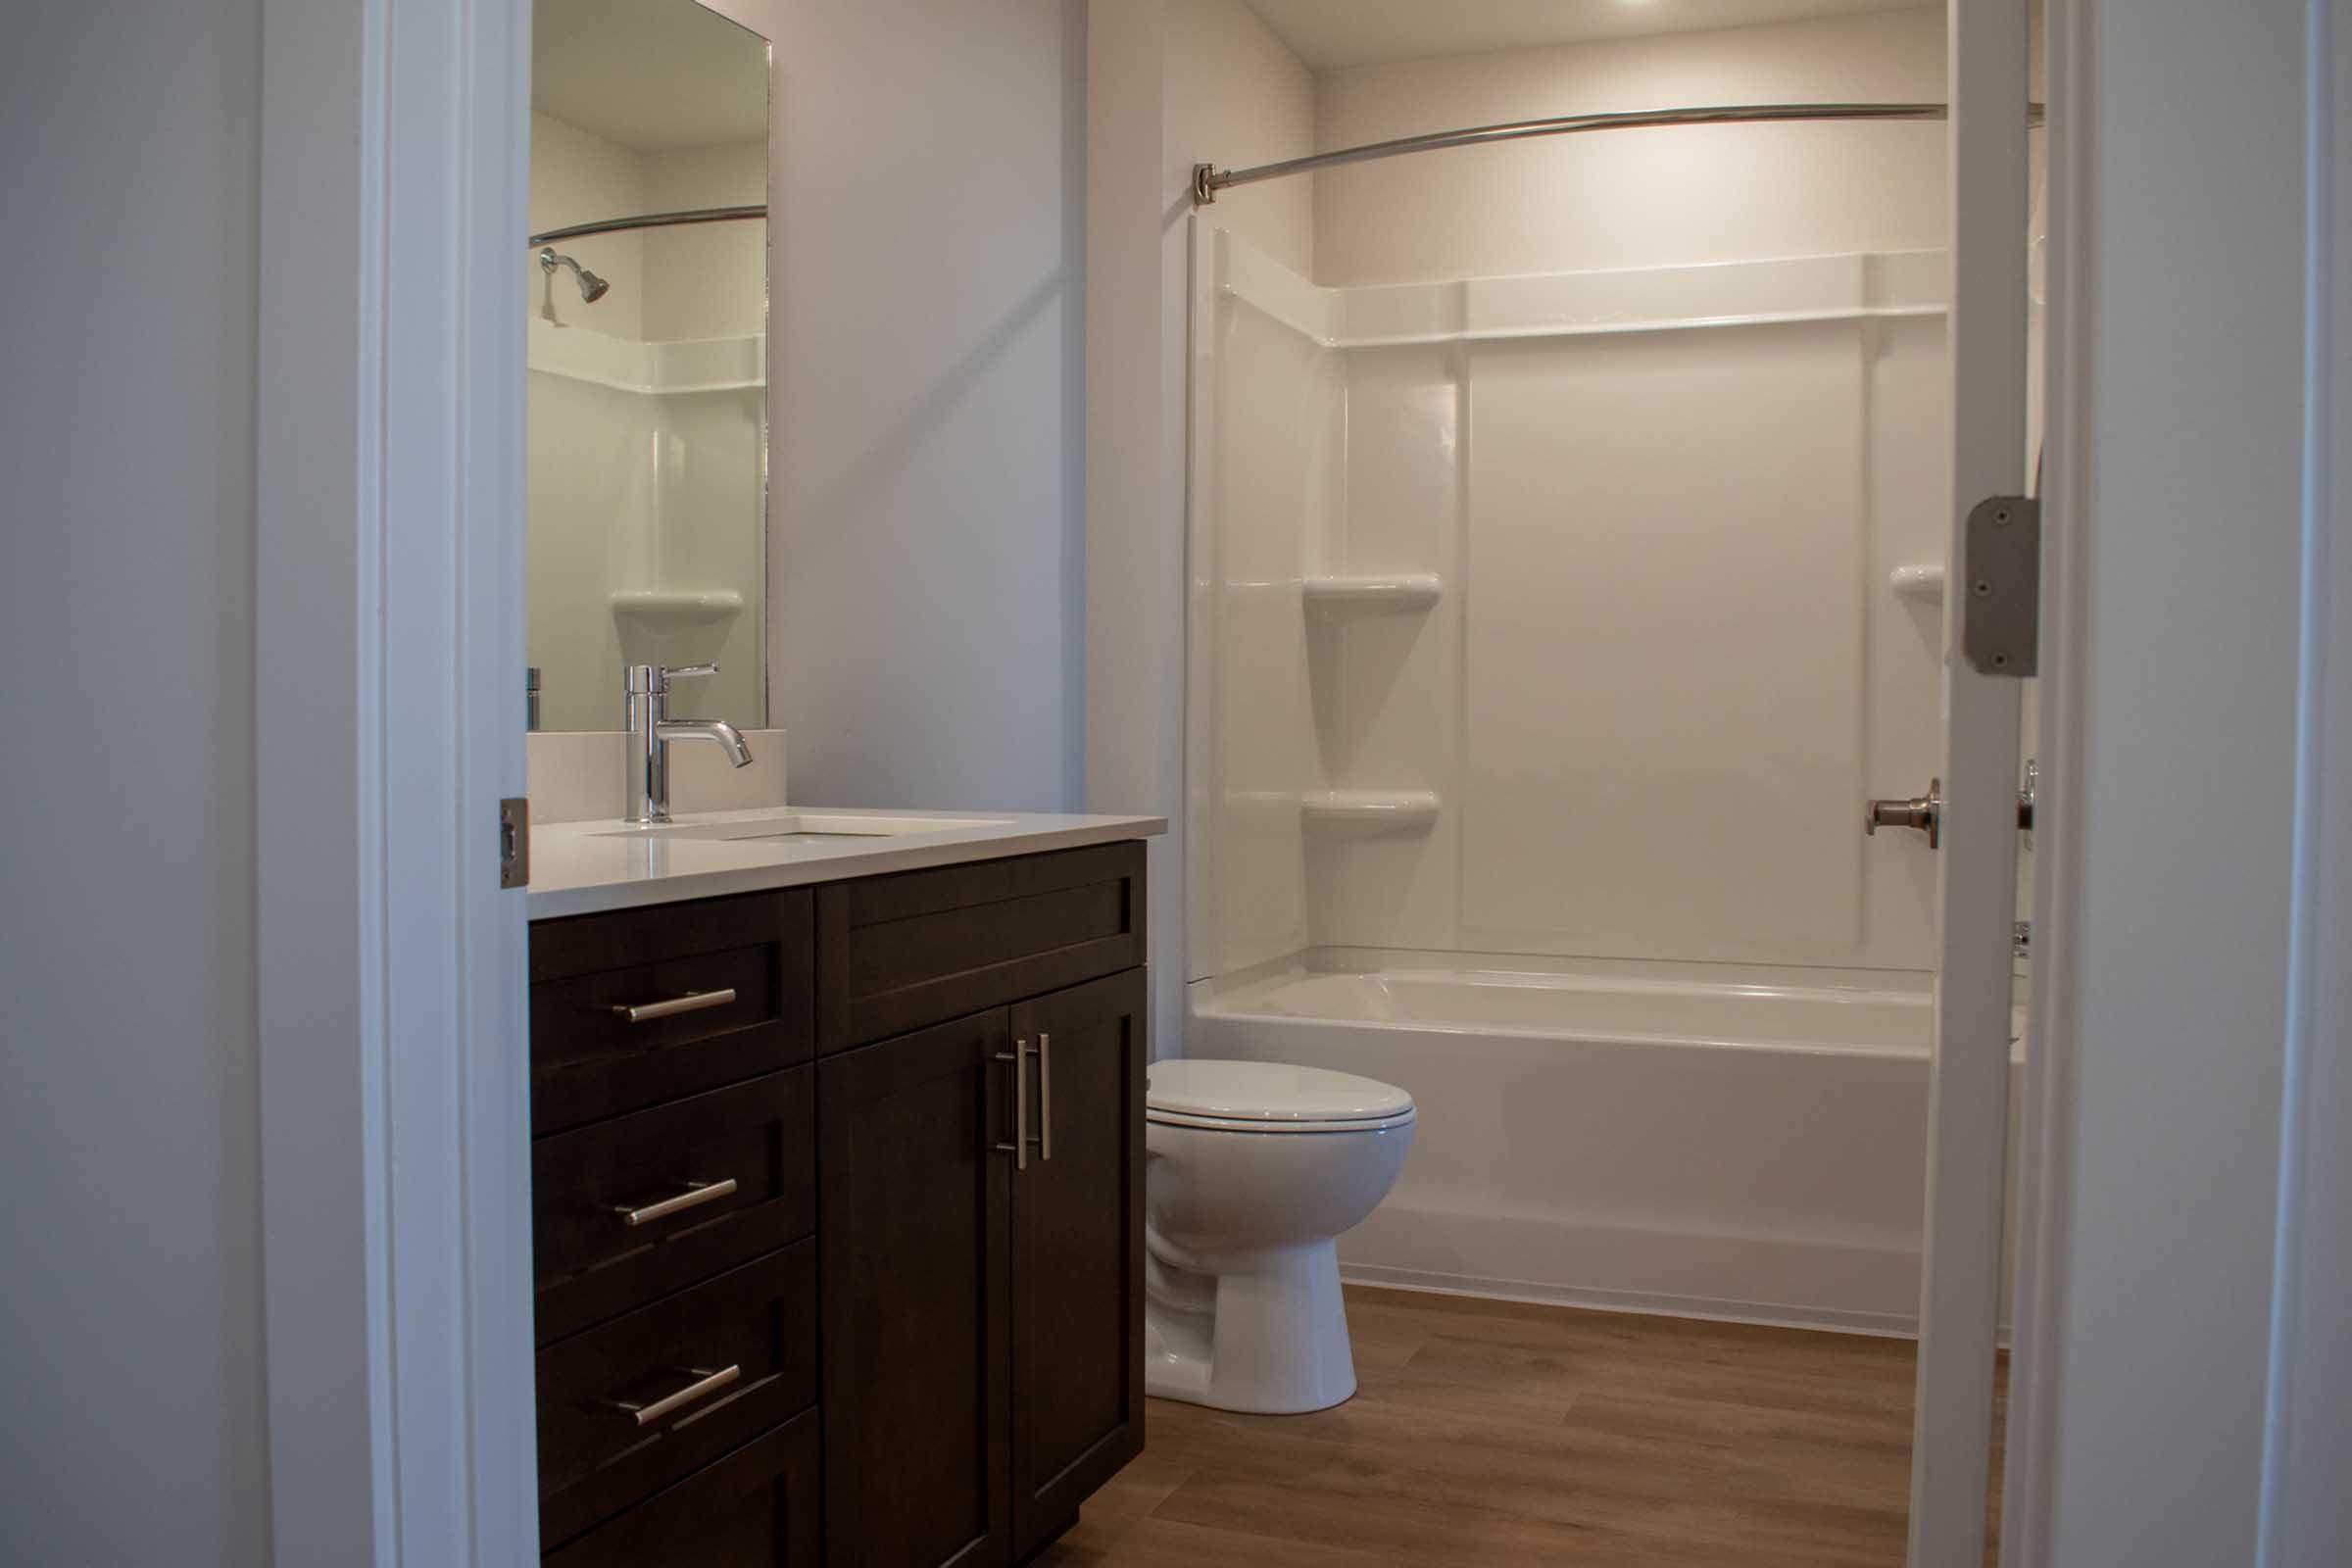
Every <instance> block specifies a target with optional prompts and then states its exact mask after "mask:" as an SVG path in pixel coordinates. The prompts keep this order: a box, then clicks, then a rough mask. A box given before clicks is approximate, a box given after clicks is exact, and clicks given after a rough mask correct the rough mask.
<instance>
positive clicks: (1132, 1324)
mask: <svg viewBox="0 0 2352 1568" xmlns="http://www.w3.org/2000/svg"><path fill="white" fill-rule="evenodd" d="M1148 1005H1149V1004H1148V992H1147V987H1146V985H1145V980H1144V971H1143V970H1141V969H1130V970H1128V971H1126V972H1125V973H1124V974H1115V975H1112V976H1110V977H1109V978H1108V979H1104V980H1097V981H1094V982H1092V983H1091V984H1088V985H1082V986H1073V987H1071V988H1070V989H1069V990H1067V991H1057V992H1054V994H1053V995H1051V996H1046V997H1041V998H1039V999H1037V1000H1036V1001H1034V1002H1024V1003H1022V1004H1020V1005H1018V1006H1016V1007H1014V1008H1013V1009H1012V1034H1013V1038H1014V1039H1015V1040H1016V1041H1019V1042H1021V1043H1022V1045H1023V1047H1024V1048H1025V1053H1026V1054H1030V1059H1029V1062H1028V1065H1027V1067H1026V1071H1027V1072H1028V1073H1029V1074H1030V1075H1031V1076H1030V1080H1029V1084H1030V1093H1031V1097H1032V1098H1031V1099H1030V1102H1029V1109H1030V1123H1031V1127H1032V1129H1033V1131H1034V1134H1035V1138H1034V1142H1033V1143H1032V1146H1031V1148H1030V1151H1029V1158H1028V1160H1027V1162H1026V1168H1025V1169H1023V1170H1021V1171H1020V1172H1019V1173H1018V1174H1016V1175H1015V1176H1014V1177H1013V1179H1012V1236H1013V1241H1012V1278H1013V1302H1012V1321H1013V1362H1012V1364H1013V1385H1012V1390H1013V1392H1012V1446H1013V1478H1012V1479H1013V1495H1012V1523H1013V1555H1014V1556H1015V1557H1016V1558H1019V1557H1024V1556H1026V1555H1027V1554H1028V1553H1029V1552H1030V1551H1032V1550H1033V1549H1035V1548H1036V1547H1037V1546H1038V1545H1039V1544H1041V1543H1043V1542H1044V1541H1046V1540H1047V1539H1048V1538H1049V1537H1051V1536H1053V1535H1054V1533H1055V1532H1056V1531H1058V1530H1060V1529H1062V1528H1063V1527H1064V1526H1066V1525H1067V1524H1069V1523H1070V1521H1071V1520H1073V1519H1075V1518H1076V1517H1077V1516H1078V1505H1079V1504H1080V1503H1081V1502H1083V1501H1085V1500H1086V1498H1087V1497H1088V1496H1089V1495H1092V1494H1093V1492H1094V1491H1095V1489H1096V1488H1097V1487H1100V1486H1101V1485H1102V1484H1103V1482H1105V1481H1107V1480H1109V1479H1110V1478H1111V1476H1113V1475H1114V1474H1116V1473H1117V1472H1118V1469H1119V1467H1120V1466H1121V1465H1124V1464H1125V1463H1126V1462H1127V1461H1128V1460H1130V1459H1132V1458H1134V1457H1135V1456H1136V1455H1137V1454H1138V1453H1141V1452H1142V1451H1143V1447H1144V1348H1143V1334H1144V1246H1143V1240H1144V1062H1145V1040H1144V1028H1145V1024H1144V1020H1145V1015H1146V1009H1147V1006H1148Z"/></svg>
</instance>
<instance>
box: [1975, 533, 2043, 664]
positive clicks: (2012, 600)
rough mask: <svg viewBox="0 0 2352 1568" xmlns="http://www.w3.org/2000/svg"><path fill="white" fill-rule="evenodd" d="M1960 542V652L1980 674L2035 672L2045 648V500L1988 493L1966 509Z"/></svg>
mask: <svg viewBox="0 0 2352 1568" xmlns="http://www.w3.org/2000/svg"><path fill="white" fill-rule="evenodd" d="M1961 546H1962V552H1963V558H1962V561H1961V567H1962V569H1961V571H1960V573H1959V578H1960V580H1959V582H1958V583H1957V584H1956V585H1955V586H1956V587H1957V589H1958V591H1959V592H1960V593H1961V594H1962V595H1963V598H1962V599H1961V602H1960V655H1961V657H1962V658H1963V659H1966V660H1967V661H1968V662H1969V665H1970V667H1972V668H1974V669H1975V670H1976V671H1977V672H1978V673H1979V674H1982V675H2015V676H2019V677H2021V678H2022V677H2024V676H2027V675H2031V674H2034V672H2035V669H2036V668H2037V666H2038V662H2039V659H2040V652H2041V650H2040V626H2041V503H2040V502H2039V501H2037V500H2035V499H2034V497H2032V496H1986V497H1985V499H1984V500H1982V501H1980V502H1978V503H1977V504H1976V505H1975V506H1974V507H1971V508H1970V509H1969V513H1968V523H1967V526H1966V527H1965V528H1963V529H1962V530H1961Z"/></svg>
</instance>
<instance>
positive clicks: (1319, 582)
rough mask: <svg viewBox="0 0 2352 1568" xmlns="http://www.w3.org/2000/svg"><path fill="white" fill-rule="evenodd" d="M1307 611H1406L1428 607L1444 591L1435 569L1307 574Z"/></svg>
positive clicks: (1331, 615)
mask: <svg viewBox="0 0 2352 1568" xmlns="http://www.w3.org/2000/svg"><path fill="white" fill-rule="evenodd" d="M1303 591H1304V593H1305V596H1306V609H1307V613H1309V614H1312V615H1317V616H1320V617H1321V618H1323V619H1325V620H1337V619H1340V618H1341V617H1343V616H1348V615H1396V614H1408V613H1414V612H1417V611H1423V610H1427V609H1429V608H1430V607H1431V606H1432V605H1434V604H1436V603H1437V602H1438V600H1439V598H1440V597H1441V596H1442V595H1443V594H1444V592H1445V584H1444V582H1443V581H1442V580H1441V579H1440V578H1439V576H1438V574H1437V573H1436V572H1434V571H1402V572H1379V573H1362V574H1356V575H1349V576H1314V577H1308V578H1307V579H1306V580H1305V583H1304V584H1303Z"/></svg>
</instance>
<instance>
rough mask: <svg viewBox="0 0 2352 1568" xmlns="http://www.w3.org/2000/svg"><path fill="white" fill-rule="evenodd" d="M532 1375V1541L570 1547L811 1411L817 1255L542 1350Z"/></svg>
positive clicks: (793, 1252)
mask: <svg viewBox="0 0 2352 1568" xmlns="http://www.w3.org/2000/svg"><path fill="white" fill-rule="evenodd" d="M728 1368H733V1369H734V1373H735V1375H734V1376H733V1377H732V1378H729V1379H727V1380H726V1381H725V1382H723V1383H717V1382H713V1381H712V1380H713V1379H714V1378H716V1377H717V1376H718V1375H720V1374H723V1373H724V1372H725V1371H726V1370H727V1369H728ZM538 1372H539V1535H540V1539H541V1540H542V1541H551V1542H560V1541H568V1540H569V1539H570V1538H571V1537H573V1536H575V1535H578V1534H579V1533H580V1532H581V1531H583V1530H585V1529H587V1528H588V1527H589V1526H591V1525H593V1524H595V1523H597V1522H598V1521H599V1520H601V1519H604V1518H607V1517H608V1516H610V1515H612V1514H614V1513H617V1512H619V1511H620V1510H621V1509H622V1508H625V1507H627V1506H628V1505H629V1504H630V1503H633V1502H635V1501H637V1500H638V1499H639V1498H640V1497H643V1496H645V1495H648V1494H650V1493H652V1492H654V1491H656V1490H658V1489H659V1488H662V1487H664V1486H666V1485H668V1484H669V1483H670V1482H673V1481H676V1480H678V1479H679V1478H680V1477H682V1476H685V1475H687V1474H688V1473H689V1472H691V1471H693V1470H695V1469H697V1468H698V1467H700V1466H702V1465H706V1464H709V1463H710V1462H711V1460H713V1459H716V1458H718V1457H719V1456H720V1455H721V1454H724V1453H725V1452H727V1450H729V1449H730V1448H733V1447H736V1446H740V1445H741V1444H743V1443H745V1442H748V1441H749V1440H750V1439H752V1438H754V1437H756V1436H758V1435H759V1434H760V1433H761V1432H763V1431H765V1430H766V1429H767V1428H769V1427H771V1426H774V1425H775V1424H776V1423H778V1422H780V1421H783V1420H785V1419H786V1418H788V1417H790V1416H793V1415H796V1414H798V1413H799V1412H800V1411H802V1410H805V1409H807V1408H808V1407H809V1405H810V1404H812V1403H814V1402H815V1400H816V1245H815V1243H813V1242H800V1243H797V1244H795V1245H794V1246H792V1247H789V1248H786V1249H785V1250H782V1251H780V1252H776V1253H773V1254H771V1255H769V1256H767V1257H764V1258H761V1259H760V1261H759V1262H756V1263H747V1264H745V1265H743V1266H742V1267H740V1268H737V1269H733V1270H731V1271H729V1272H728V1273H725V1274H721V1275H720V1276H718V1278H716V1279H714V1280H711V1281H708V1282H707V1283H705V1284H702V1285H698V1286H695V1287H694V1288H693V1289H691V1290H686V1291H681V1292H679V1293H678V1294H677V1295H675V1296H672V1297H668V1298H666V1299H662V1300H660V1301H656V1302H655V1303H654V1304H653V1305H651V1306H645V1307H640V1308H638V1309H637V1310H636V1311H634V1312H631V1313H629V1314H628V1315H627V1316H625V1317H618V1318H614V1319H613V1321H612V1322H610V1323H607V1324H605V1325H603V1326H602V1327H599V1328H593V1329H590V1330H588V1331H587V1332H585V1333H582V1334H575V1335H573V1336H572V1337H571V1338H570V1339H568V1340H564V1341H563V1342H562V1343H560V1344H557V1345H552V1346H549V1347H548V1348H545V1349H543V1350H541V1351H540V1352H539V1364H538ZM698 1383H711V1388H710V1392H709V1393H707V1394H704V1395H702V1396H700V1397H688V1398H684V1399H678V1396H680V1395H681V1394H686V1393H689V1392H690V1391H691V1390H692V1389H693V1388H694V1387H695V1385H697V1384H698ZM673 1399H675V1400H677V1402H676V1403H674V1404H668V1403H667V1402H668V1401H670V1400H673ZM622 1401H626V1402H628V1403H632V1404H636V1405H638V1406H640V1407H641V1408H639V1409H637V1410H636V1411H631V1410H629V1409H626V1408H623V1405H622ZM665 1404H666V1405H667V1408H664V1405H665ZM649 1411H653V1412H658V1413H656V1414H655V1415H654V1416H653V1418H652V1419H650V1420H648V1419H644V1417H645V1416H646V1414H647V1412H649ZM660 1560H664V1561H668V1560H675V1559H672V1558H662V1559H660Z"/></svg>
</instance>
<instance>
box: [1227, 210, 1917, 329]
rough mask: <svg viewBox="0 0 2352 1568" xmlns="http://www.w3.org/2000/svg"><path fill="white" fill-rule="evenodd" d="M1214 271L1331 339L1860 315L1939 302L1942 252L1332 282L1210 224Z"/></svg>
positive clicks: (1245, 296) (1237, 291)
mask: <svg viewBox="0 0 2352 1568" xmlns="http://www.w3.org/2000/svg"><path fill="white" fill-rule="evenodd" d="M1203 232H1204V233H1205V234H1206V235H1208V236H1209V239H1208V240H1207V241H1206V243H1209V244H1210V245H1212V246H1213V249H1212V251H1211V252H1210V253H1209V255H1208V257H1207V263H1208V266H1210V267H1211V268H1213V271H1212V272H1211V273H1210V274H1209V275H1210V276H1211V277H1212V278H1213V280H1214V287H1215V288H1216V289H1217V290H1218V292H1220V293H1222V294H1225V295H1227V296H1229V297H1231V298H1234V299H1238V300H1242V301H1244V302H1246V303H1247V304H1249V305H1250V306H1252V307H1253V308H1255V309H1256V310H1258V311H1260V312H1262V313H1263V314H1264V315H1266V316H1268V317H1270V318H1272V319H1274V320H1277V321H1280V322H1282V323H1283V324H1284V325H1286V326H1288V327H1291V328H1292V329H1293V330H1295V331H1298V332H1301V333H1304V334H1305V335H1306V336H1307V337H1309V338H1311V339H1313V340H1314V341H1315V342H1317V343H1319V344H1322V345H1323V346H1324V347H1326V348H1337V349H1350V348H1375V347H1382V346H1387V345H1394V344H1402V343H1462V342H1479V341H1484V340H1493V339H1500V338H1522V337H1577V336H1584V335H1590V334H1600V333H1618V332H1664V331H1680V330H1688V329H1692V328H1700V329H1703V328H1708V327H1725V326H1758V325H1768V324H1773V323H1777V322H1794V321H1844V320H1865V319H1871V318H1875V317H1907V316H1940V315H1942V314H1943V313H1944V309H1945V305H1944V299H1943V294H1944V268H1945V256H1944V253H1943V252H1941V251H1849V252H1844V253H1840V254H1837V255H1830V256H1789V257H1774V258H1770V259H1765V260H1758V261H1743V262H1707V263H1701V264H1698V265H1695V266H1680V267H1649V268H1629V269H1612V270H1597V271H1580V272H1548V273H1539V274H1533V275H1528V276H1520V277H1471V278H1454V279H1450V280H1446V281H1440V282H1433V283H1374V284H1362V285H1356V286H1352V287H1330V286H1326V285H1323V284H1319V283H1314V282H1311V281H1309V280H1308V279H1306V278H1305V277H1302V276H1300V275H1299V273H1297V272H1294V271H1292V270H1290V269H1289V268H1287V267H1284V266H1283V265H1282V264H1281V263H1279V262H1277V261H1275V260H1274V259H1273V258H1272V257H1270V256H1267V255H1266V254H1265V253H1264V252H1262V251H1259V250H1256V249H1255V248H1253V247H1251V246H1250V244H1249V243H1248V242H1247V241H1244V240H1241V239H1238V238H1236V237H1235V236H1234V234H1233V233H1232V232H1231V231H1230V230H1227V229H1222V228H1210V229H1205V230H1204V231H1203Z"/></svg>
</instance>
